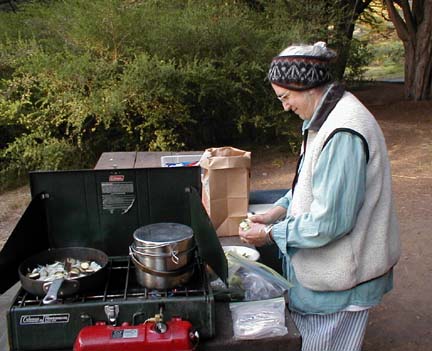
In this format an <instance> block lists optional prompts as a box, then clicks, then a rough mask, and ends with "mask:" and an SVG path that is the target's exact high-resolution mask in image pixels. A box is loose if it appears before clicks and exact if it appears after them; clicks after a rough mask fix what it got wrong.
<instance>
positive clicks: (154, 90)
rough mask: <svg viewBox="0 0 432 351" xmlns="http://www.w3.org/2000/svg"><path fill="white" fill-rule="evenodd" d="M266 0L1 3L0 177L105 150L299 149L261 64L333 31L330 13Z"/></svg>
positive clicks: (294, 123)
mask: <svg viewBox="0 0 432 351" xmlns="http://www.w3.org/2000/svg"><path fill="white" fill-rule="evenodd" d="M262 3H263V4H264V5H265V6H264V10H263V11H261V10H260V11H256V10H255V9H254V8H250V7H249V6H248V5H247V2H239V1H235V0H232V1H221V0H208V1H201V0H200V1H198V0H189V1H168V0H146V1H144V0H142V1H138V0H135V1H132V0H110V1H105V0H94V1H87V0H64V1H32V2H28V3H25V4H24V3H23V4H22V5H20V11H18V12H17V13H12V12H11V13H9V12H8V13H0V132H2V134H1V136H0V178H1V177H2V174H3V175H4V177H5V178H7V177H6V174H11V173H15V174H24V173H25V172H27V171H28V170H31V169H66V168H73V167H87V166H91V165H92V164H94V162H95V160H97V158H98V156H99V155H100V153H102V152H104V151H120V150H122V151H129V150H183V149H203V148H205V147H209V146H218V145H223V144H231V145H234V146H239V145H241V144H242V143H245V144H259V143H284V144H287V145H288V148H289V149H291V150H295V149H296V148H297V146H298V128H299V120H298V118H297V117H295V116H293V115H291V114H286V113H283V112H282V111H281V106H280V103H279V102H278V101H277V100H276V99H275V98H274V97H273V95H274V94H273V92H272V90H271V88H270V86H269V84H268V82H266V81H265V77H266V74H267V69H268V65H269V62H270V60H271V58H272V57H273V56H274V55H275V54H276V53H277V52H279V51H281V50H282V49H283V48H285V47H286V46H287V45H289V44H291V43H296V42H297V43H298V42H313V41H315V40H323V39H324V40H325V39H326V38H328V39H329V40H333V39H334V38H333V37H332V35H333V34H331V33H329V32H328V30H327V28H328V24H329V23H330V22H331V21H333V20H334V16H337V12H335V13H334V14H332V15H331V16H327V17H324V16H322V15H321V14H322V13H323V11H324V10H325V9H324V7H323V6H325V5H326V1H319V2H317V1H315V2H314V1H306V2H305V4H300V3H295V2H285V1H282V0H275V1H263V2H262ZM302 6H303V7H302ZM299 14H302V15H301V16H300V15H299ZM305 33H306V34H305Z"/></svg>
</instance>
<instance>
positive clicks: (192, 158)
mask: <svg viewBox="0 0 432 351" xmlns="http://www.w3.org/2000/svg"><path fill="white" fill-rule="evenodd" d="M200 158H201V155H173V156H161V166H162V167H192V166H198V165H199V160H200Z"/></svg>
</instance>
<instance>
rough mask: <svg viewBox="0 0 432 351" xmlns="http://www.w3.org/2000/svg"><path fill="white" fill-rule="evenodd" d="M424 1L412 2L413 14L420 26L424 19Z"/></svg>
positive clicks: (414, 0)
mask: <svg viewBox="0 0 432 351" xmlns="http://www.w3.org/2000/svg"><path fill="white" fill-rule="evenodd" d="M424 7H425V5H424V0H413V2H412V13H413V17H414V21H415V23H417V25H418V24H420V23H421V22H423V18H424Z"/></svg>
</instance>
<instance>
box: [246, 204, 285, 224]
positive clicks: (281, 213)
mask: <svg viewBox="0 0 432 351" xmlns="http://www.w3.org/2000/svg"><path fill="white" fill-rule="evenodd" d="M285 215H286V208H284V207H282V206H275V207H273V208H271V209H270V210H268V211H267V212H265V213H263V214H256V215H252V216H250V217H248V218H249V219H250V220H251V221H252V222H254V223H262V224H272V223H274V222H276V221H277V220H278V219H280V218H283V217H285Z"/></svg>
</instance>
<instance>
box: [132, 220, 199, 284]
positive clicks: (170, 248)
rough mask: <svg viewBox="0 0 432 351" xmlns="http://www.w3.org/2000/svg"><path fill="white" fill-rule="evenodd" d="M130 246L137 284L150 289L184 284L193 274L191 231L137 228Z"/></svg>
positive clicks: (162, 226) (175, 226)
mask: <svg viewBox="0 0 432 351" xmlns="http://www.w3.org/2000/svg"><path fill="white" fill-rule="evenodd" d="M133 239H134V241H133V243H132V244H131V245H130V246H129V252H130V256H131V258H132V261H133V263H134V264H135V268H136V276H137V281H138V283H140V284H141V285H142V286H144V287H146V288H150V289H168V288H172V287H175V286H178V285H181V284H183V283H186V282H187V281H188V280H189V278H190V277H191V276H192V273H193V258H194V255H195V242H194V239H193V231H192V228H190V227H188V226H186V225H184V224H180V223H154V224H150V225H147V226H144V227H141V228H138V229H137V230H135V232H134V233H133Z"/></svg>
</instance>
